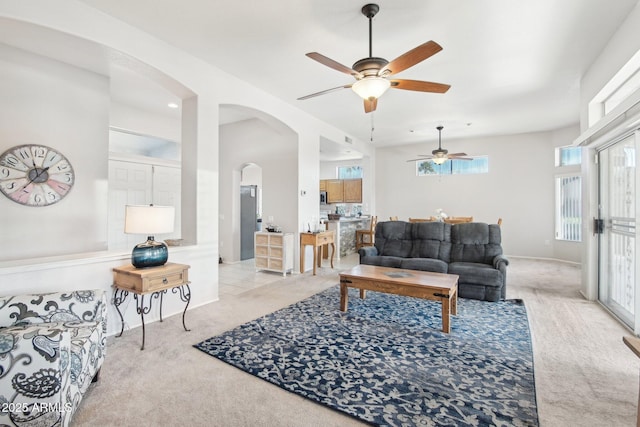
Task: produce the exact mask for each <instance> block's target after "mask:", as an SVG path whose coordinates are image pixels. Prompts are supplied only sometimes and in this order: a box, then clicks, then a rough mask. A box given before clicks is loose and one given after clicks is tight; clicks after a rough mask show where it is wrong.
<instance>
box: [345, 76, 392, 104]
mask: <svg viewBox="0 0 640 427" xmlns="http://www.w3.org/2000/svg"><path fill="white" fill-rule="evenodd" d="M389 86H391V82H389V80H387V79H384V78H382V77H375V76H373V77H365V78H363V79H360V80H358V81H357V82H355V83H354V84H353V85H352V86H351V89H353V91H354V92H355V93H357V94H358V95H359V96H360V97H361V98H362V99H371V98H379V97H380V96H382V94H383V93H385V92H386V91H387V89H389Z"/></svg>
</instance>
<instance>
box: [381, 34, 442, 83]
mask: <svg viewBox="0 0 640 427" xmlns="http://www.w3.org/2000/svg"><path fill="white" fill-rule="evenodd" d="M441 50H442V46H440V45H439V44H438V43H436V42H434V41H433V40H430V41H428V42H426V43H423V44H421V45H420V46H418V47H416V48H413V49H411V50H410V51H408V52H406V53H404V54H402V55H400V56H399V57H397V58H396V59H394V60H393V61H391V62H389V63H388V64H387V65H386V66H385V67H384V68H383V69H382V70H380V72H379V73H378V75H379V76H384V75H388V76H390V75H391V74H397V73H399V72H400V71H403V70H406V69H407V68H409V67H413V66H414V65H416V64H417V63H419V62H422V61H424V60H425V59H427V58H429V57H430V56H433V55H435V54H436V53H438V52H440V51H441Z"/></svg>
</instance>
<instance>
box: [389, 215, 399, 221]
mask: <svg viewBox="0 0 640 427" xmlns="http://www.w3.org/2000/svg"><path fill="white" fill-rule="evenodd" d="M397 220H398V217H397V216H390V217H389V221H397Z"/></svg>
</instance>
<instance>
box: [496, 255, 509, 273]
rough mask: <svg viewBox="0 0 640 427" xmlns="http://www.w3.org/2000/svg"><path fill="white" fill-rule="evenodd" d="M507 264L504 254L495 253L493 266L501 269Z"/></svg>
mask: <svg viewBox="0 0 640 427" xmlns="http://www.w3.org/2000/svg"><path fill="white" fill-rule="evenodd" d="M508 265H509V260H508V259H507V257H505V256H504V255H496V256H495V257H493V268H495V269H497V270H500V271H503V270H504V269H506V268H507V266H508Z"/></svg>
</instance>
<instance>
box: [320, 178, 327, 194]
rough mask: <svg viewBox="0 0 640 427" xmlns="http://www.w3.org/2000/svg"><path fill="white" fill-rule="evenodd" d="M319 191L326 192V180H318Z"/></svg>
mask: <svg viewBox="0 0 640 427" xmlns="http://www.w3.org/2000/svg"><path fill="white" fill-rule="evenodd" d="M320 191H327V180H326V179H321V180H320Z"/></svg>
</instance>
